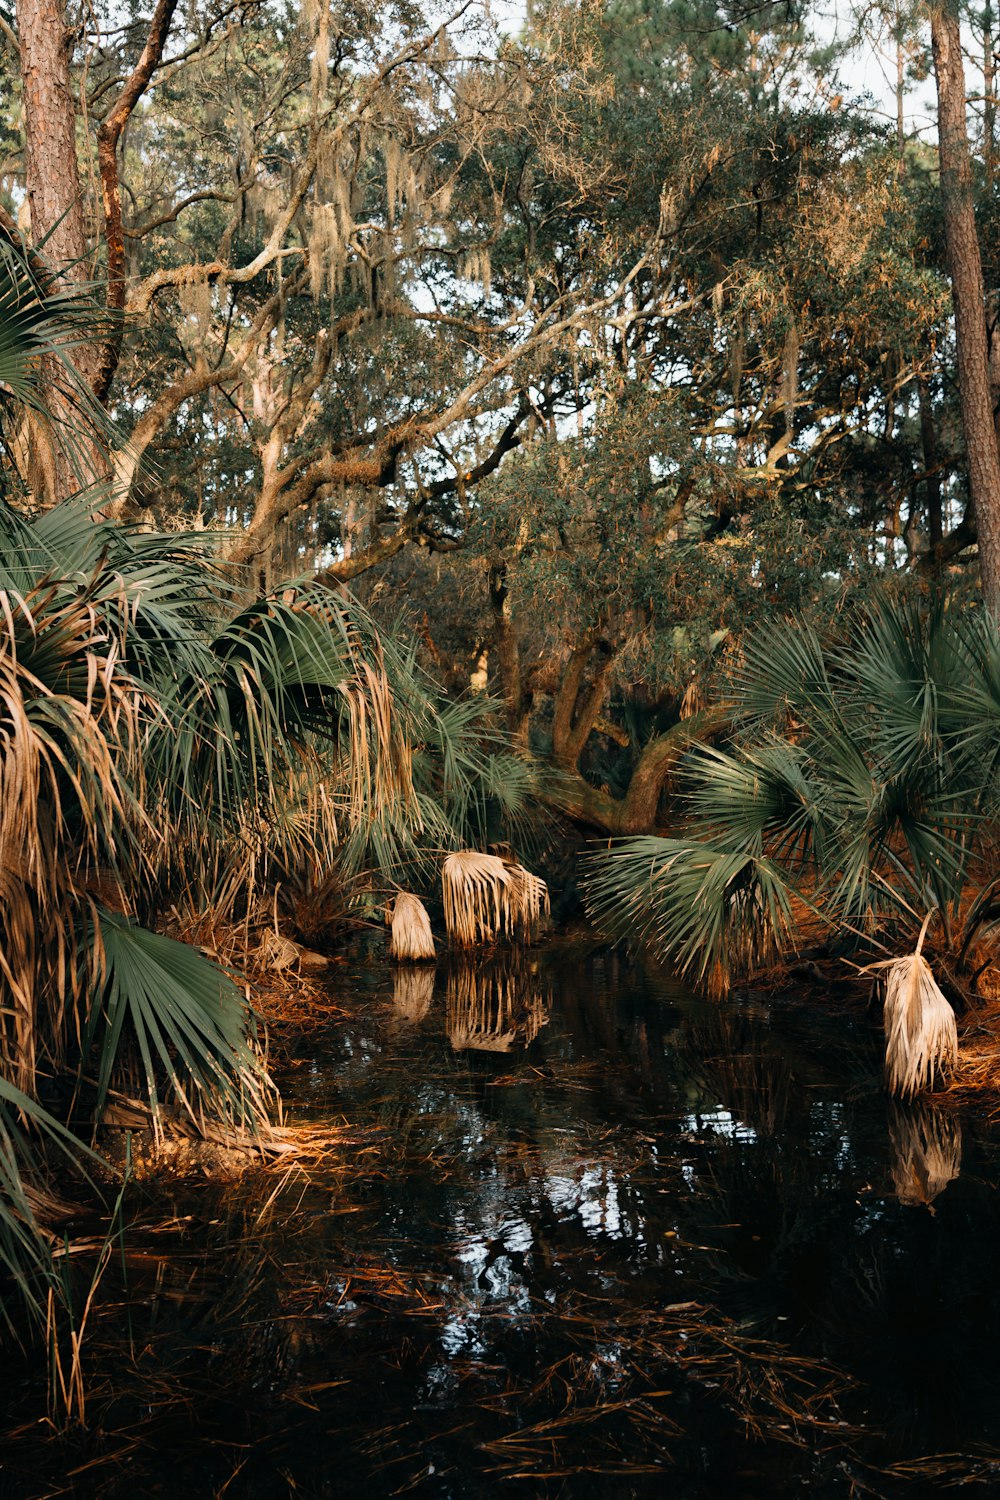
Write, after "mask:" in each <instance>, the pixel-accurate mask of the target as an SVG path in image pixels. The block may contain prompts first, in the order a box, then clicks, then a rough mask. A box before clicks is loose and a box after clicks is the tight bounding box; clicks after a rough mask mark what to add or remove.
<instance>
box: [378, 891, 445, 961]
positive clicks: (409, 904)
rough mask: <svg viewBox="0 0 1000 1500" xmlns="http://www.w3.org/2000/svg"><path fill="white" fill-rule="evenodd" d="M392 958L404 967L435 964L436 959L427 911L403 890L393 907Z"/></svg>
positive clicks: (414, 897) (390, 954)
mask: <svg viewBox="0 0 1000 1500" xmlns="http://www.w3.org/2000/svg"><path fill="white" fill-rule="evenodd" d="M389 956H390V958H394V959H396V961H397V962H398V963H404V964H419V963H426V962H427V961H428V960H430V961H431V962H433V960H434V958H435V956H436V955H435V951H434V936H433V934H432V932H431V919H430V917H429V916H428V915H427V908H426V907H425V906H424V903H423V902H422V901H421V900H420V899H419V897H417V896H413V895H411V894H410V893H409V892H408V891H400V893H399V895H398V896H397V897H396V900H395V902H394V904H393V908H392V932H391V935H390V938H389Z"/></svg>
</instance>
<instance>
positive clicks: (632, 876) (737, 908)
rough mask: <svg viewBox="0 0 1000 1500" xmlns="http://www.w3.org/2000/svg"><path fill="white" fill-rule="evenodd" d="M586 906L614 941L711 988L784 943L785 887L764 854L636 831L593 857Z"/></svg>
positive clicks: (787, 924) (720, 990) (721, 988)
mask: <svg viewBox="0 0 1000 1500" xmlns="http://www.w3.org/2000/svg"><path fill="white" fill-rule="evenodd" d="M585 892H586V900H587V907H588V910H589V911H590V912H591V914H592V915H593V917H594V918H595V920H596V921H597V922H598V923H599V924H600V925H601V926H602V927H604V928H605V929H606V930H607V931H609V932H610V933H612V934H613V935H614V936H616V937H618V938H620V939H626V940H629V941H639V942H650V943H652V945H653V947H654V948H655V949H656V950H657V952H658V954H659V955H660V957H661V958H663V959H664V960H665V961H666V962H668V963H670V964H672V965H673V966H674V967H675V968H676V970H677V972H678V973H679V974H681V975H683V976H684V977H685V978H687V979H689V980H692V981H693V982H694V983H696V984H698V985H701V986H703V987H704V988H705V989H707V990H708V991H709V993H710V994H714V995H721V994H724V993H725V992H726V990H727V989H728V988H729V985H730V983H731V982H732V981H733V979H734V978H736V977H738V976H739V975H741V974H744V973H747V972H749V971H751V970H752V969H753V968H754V967H755V966H757V965H759V964H762V963H765V962H768V961H770V960H771V959H773V958H774V957H776V956H777V955H778V954H779V953H781V952H783V951H784V950H785V949H786V948H787V947H788V946H789V945H790V944H791V942H792V933H793V922H792V907H791V896H792V889H791V886H790V883H789V882H788V880H787V878H786V876H785V874H784V872H783V871H782V870H781V869H779V868H778V866H776V865H775V864H774V863H772V861H771V860H769V859H765V858H762V857H760V856H758V855H754V854H747V853H744V852H742V851H736V852H733V851H730V850H724V849H716V848H712V847H710V846H708V845H705V844H702V843H699V842H696V841H694V840H684V839H660V838H652V837H650V838H636V839H627V840H623V841H622V842H621V843H619V844H617V845H616V846H614V847H613V848H612V849H611V850H610V851H607V852H606V851H603V850H602V851H601V852H600V853H599V854H594V855H593V856H592V857H591V860H590V868H589V872H588V875H587V878H586V882H585Z"/></svg>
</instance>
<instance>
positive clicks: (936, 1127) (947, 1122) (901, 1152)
mask: <svg viewBox="0 0 1000 1500" xmlns="http://www.w3.org/2000/svg"><path fill="white" fill-rule="evenodd" d="M889 1139H890V1141H891V1142H892V1150H893V1158H894V1159H893V1162H892V1180H893V1184H894V1186H895V1189H896V1197H897V1198H898V1199H899V1201H900V1203H912V1204H925V1205H927V1206H929V1205H930V1204H931V1203H933V1201H934V1199H935V1198H936V1197H937V1196H938V1194H939V1193H943V1192H944V1190H945V1188H946V1187H947V1186H948V1184H949V1182H954V1180H955V1178H956V1177H957V1176H958V1174H959V1171H960V1170H961V1166H962V1127H961V1124H960V1122H959V1120H958V1117H957V1116H956V1115H954V1114H950V1113H946V1112H945V1111H944V1110H942V1109H938V1108H936V1107H935V1106H934V1105H933V1104H930V1103H923V1104H913V1105H904V1104H895V1103H894V1104H893V1105H892V1106H891V1108H890V1114H889Z"/></svg>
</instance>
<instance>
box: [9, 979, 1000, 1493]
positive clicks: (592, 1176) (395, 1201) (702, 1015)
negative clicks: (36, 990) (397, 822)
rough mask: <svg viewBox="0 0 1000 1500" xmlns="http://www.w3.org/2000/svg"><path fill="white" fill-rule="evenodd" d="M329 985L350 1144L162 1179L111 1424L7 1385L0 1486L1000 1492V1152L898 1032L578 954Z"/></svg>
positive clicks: (96, 1391) (114, 1339) (314, 1110)
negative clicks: (897, 1081)
mask: <svg viewBox="0 0 1000 1500" xmlns="http://www.w3.org/2000/svg"><path fill="white" fill-rule="evenodd" d="M331 988H332V991H333V993H334V994H335V995H336V996H337V998H338V999H341V1000H342V1001H343V1003H344V1004H345V1006H346V1007H347V1015H346V1016H345V1017H344V1018H343V1019H341V1020H338V1021H335V1022H331V1024H330V1025H329V1027H328V1028H327V1029H324V1030H323V1031H321V1032H318V1033H314V1034H312V1035H311V1036H310V1038H309V1041H308V1046H307V1047H304V1048H303V1051H302V1054H301V1055H300V1056H299V1057H298V1058H297V1059H294V1060H293V1064H292V1065H291V1066H289V1067H288V1068H287V1070H285V1071H284V1073H283V1075H282V1077H281V1083H282V1088H283V1093H284V1097H285V1102H286V1110H287V1113H288V1116H289V1118H290V1120H292V1121H313V1122H316V1123H318V1124H323V1125H324V1126H329V1125H331V1124H336V1123H337V1122H341V1123H342V1126H343V1140H342V1142H341V1144H340V1146H339V1148H338V1150H337V1151H336V1153H335V1154H334V1156H333V1157H332V1158H331V1157H327V1158H326V1159H325V1161H324V1162H323V1163H322V1164H321V1165H319V1166H318V1167H315V1168H311V1169H310V1170H309V1171H308V1172H305V1173H303V1172H302V1171H300V1170H298V1169H291V1170H289V1171H287V1172H282V1171H281V1170H278V1171H275V1170H271V1171H269V1172H266V1173H259V1174H255V1175H254V1176H253V1177H250V1178H245V1179H243V1180H241V1181H239V1182H238V1183H234V1184H229V1185H227V1186H220V1185H219V1184H212V1183H208V1182H205V1183H201V1184H199V1183H190V1182H177V1183H173V1184H162V1183H161V1184H158V1185H157V1186H156V1188H155V1189H153V1188H152V1187H150V1186H143V1185H141V1184H137V1185H135V1186H134V1187H133V1188H132V1189H131V1192H130V1199H129V1204H130V1206H129V1209H128V1215H129V1217H130V1220H131V1223H130V1227H129V1229H128V1232H127V1234H126V1236H125V1237H124V1239H123V1243H122V1247H121V1254H120V1255H119V1254H118V1252H117V1251H116V1255H115V1257H114V1258H113V1260H112V1264H111V1265H110V1266H109V1268H108V1270H107V1271H106V1273H105V1279H104V1282H103V1283H102V1286H101V1292H100V1308H99V1311H97V1312H96V1313H95V1314H94V1315H93V1323H92V1327H91V1329H90V1332H89V1344H88V1349H89V1353H88V1372H89V1390H90V1394H89V1398H88V1401H89V1404H88V1420H89V1423H90V1427H89V1430H88V1432H87V1433H86V1434H84V1435H83V1436H80V1435H75V1436H66V1437H62V1438H49V1439H46V1440H43V1437H44V1431H45V1428H44V1424H43V1423H42V1422H41V1421H40V1416H41V1415H42V1414H43V1413H44V1392H39V1391H37V1390H33V1389H32V1388H31V1387H30V1385H25V1386H22V1387H21V1388H20V1389H19V1388H18V1382H17V1381H16V1380H13V1381H12V1380H11V1378H10V1376H9V1377H8V1382H7V1388H8V1396H9V1410H8V1422H7V1426H8V1428H9V1431H8V1433H7V1435H6V1436H5V1437H4V1438H3V1439H2V1440H0V1497H4V1500H6V1497H15V1496H16V1497H19V1500H20V1497H26V1500H27V1497H31V1500H39V1497H41V1496H43V1495H53V1496H54V1495H61V1494H75V1495H95V1496H96V1495H101V1496H119V1495H120V1496H125V1495H128V1496H130V1497H145V1496H198V1497H201V1496H205V1497H209V1496H220V1497H221V1496H230V1497H250V1500H272V1497H274V1500H277V1497H290V1496H296V1497H316V1500H320V1497H328V1496H364V1497H376V1500H377V1497H382V1496H390V1495H397V1494H408V1493H414V1494H422V1495H427V1496H440V1497H454V1500H464V1497H478V1496H484V1495H493V1494H513V1495H525V1496H553V1497H555V1496H572V1497H584V1496H586V1497H591V1496H622V1497H627V1496H646V1495H650V1496H653V1495H656V1496H659V1495H669V1496H677V1497H689V1496H690V1497H726V1500H729V1497H734V1500H741V1497H758V1496H759V1497H762V1500H763V1497H773V1496H778V1495H795V1494H799V1493H803V1494H804V1493H806V1492H807V1491H808V1492H809V1493H810V1494H811V1495H814V1496H815V1495H827V1494H829V1495H831V1496H839V1495H845V1496H847V1495H859V1496H861V1495H888V1496H893V1495H897V1494H902V1493H909V1492H912V1493H915V1494H923V1493H930V1492H933V1491H936V1490H937V1489H938V1488H940V1487H943V1486H945V1485H948V1484H949V1483H955V1482H962V1481H963V1480H965V1481H968V1480H972V1481H973V1482H974V1483H975V1482H978V1486H980V1488H978V1492H979V1493H1000V1399H998V1397H1000V1389H998V1386H1000V1381H998V1374H997V1371H998V1364H1000V1362H998V1360H997V1356H996V1351H997V1348H998V1346H1000V1298H998V1292H997V1286H998V1275H997V1269H996V1264H995V1256H996V1252H997V1246H998V1245H1000V1192H998V1184H1000V1129H997V1128H996V1127H993V1126H988V1125H986V1124H985V1123H983V1122H981V1121H976V1120H970V1119H959V1118H958V1117H957V1116H956V1115H954V1114H952V1113H950V1112H949V1113H947V1114H944V1113H941V1112H936V1111H934V1110H933V1109H930V1108H928V1107H926V1106H925V1107H923V1108H920V1109H910V1110H904V1109H901V1108H899V1107H898V1106H892V1105H890V1104H889V1103H888V1102H887V1101H886V1100H885V1098H884V1097H883V1095H882V1094H881V1091H880V1088H879V1080H878V1047H877V1039H876V1038H875V1037H874V1036H873V1034H872V1032H871V1030H870V1028H868V1027H867V1026H864V1025H862V1024H861V1023H860V1022H853V1023H852V1022H850V1021H846V1020H845V1019H844V1018H843V1017H842V1016H836V1015H834V1014H831V1013H830V1012H829V1011H828V1010H827V1009H825V1008H823V1007H822V1006H820V1005H818V1004H817V1002H816V1000H815V998H814V997H812V996H809V995H808V994H806V995H803V996H802V997H801V1000H800V1001H799V1002H796V1001H795V999H794V997H793V998H792V1000H791V1001H789V999H788V997H782V999H781V1000H780V1001H778V1002H775V1003H774V1004H770V1003H769V1002H768V1000H767V997H766V996H749V997H745V998H743V999H734V1000H732V1001H730V1002H728V1003H726V1004H725V1005H722V1006H716V1005H711V1004H708V1003H706V1002H703V1001H700V1000H697V999H695V998H693V997H691V996H690V995H688V994H687V993H686V992H684V991H683V990H682V989H680V988H679V987H678V986H677V985H676V984H675V983H674V982H673V981H671V980H670V979H669V977H667V976H665V975H663V974H662V973H659V972H658V971H656V970H653V969H646V968H641V967H630V966H628V965H626V963H625V962H624V960H620V959H618V958H616V957H615V956H613V955H602V954H599V953H598V954H594V955H590V956H585V957H580V956H579V955H573V954H572V953H571V954H569V956H567V954H566V952H559V951H558V950H555V949H553V950H551V951H548V952H546V951H540V952H539V953H537V954H534V955H529V956H528V958H527V959H526V960H524V961H523V962H521V963H520V964H518V965H516V966H511V965H510V964H507V965H495V964H494V965H483V966H479V967H477V968H476V969H475V970H467V969H462V968H447V967H445V966H442V967H440V968H439V970H438V971H437V973H436V974H433V973H431V972H430V971H409V972H401V973H399V974H396V975H393V974H392V972H391V971H390V970H389V969H388V967H387V966H385V965H384V964H381V963H378V964H373V965H370V966H368V967H365V968H360V969H358V970H357V971H352V972H351V973H350V974H349V975H346V974H344V973H340V974H338V975H337V977H336V978H335V980H333V981H331ZM119 1261H121V1265H119ZM126 1285H127V1292H126V1290H125V1287H126Z"/></svg>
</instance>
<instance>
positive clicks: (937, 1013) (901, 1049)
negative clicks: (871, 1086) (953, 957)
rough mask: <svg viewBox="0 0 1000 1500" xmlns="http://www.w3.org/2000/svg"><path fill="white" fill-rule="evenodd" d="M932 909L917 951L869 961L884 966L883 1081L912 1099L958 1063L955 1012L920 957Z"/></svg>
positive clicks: (876, 966) (892, 1091)
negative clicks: (896, 956) (879, 960)
mask: <svg viewBox="0 0 1000 1500" xmlns="http://www.w3.org/2000/svg"><path fill="white" fill-rule="evenodd" d="M932 916H933V912H929V913H928V914H927V916H926V917H925V918H924V925H923V927H922V928H921V929H920V937H919V938H918V940H917V946H916V950H915V951H914V952H913V953H910V954H907V956H906V957H905V958H890V959H884V960H883V961H882V962H881V963H876V964H870V965H869V966H868V970H866V971H865V972H871V971H875V970H879V969H884V970H885V1009H884V1012H883V1018H882V1024H883V1027H884V1030H885V1081H886V1086H887V1087H888V1090H889V1092H890V1094H897V1095H899V1097H900V1098H902V1099H912V1097H913V1095H914V1094H917V1093H920V1092H921V1091H922V1090H923V1089H928V1088H930V1087H931V1086H932V1084H933V1083H934V1081H935V1079H936V1078H938V1077H944V1076H945V1075H946V1074H947V1073H948V1072H950V1070H951V1069H952V1068H953V1067H954V1066H955V1064H956V1063H957V1062H958V1027H957V1025H956V1022H955V1012H954V1011H953V1010H952V1008H951V1006H950V1005H949V1003H948V1001H947V1000H946V999H945V997H944V995H943V994H942V993H941V991H940V990H939V988H938V986H937V982H936V981H935V979H934V975H933V973H932V972H931V966H930V964H929V963H928V962H927V960H926V959H925V958H924V957H923V956H922V954H921V951H920V950H921V949H922V948H923V945H924V937H925V935H926V933H927V927H928V924H929V922H930V919H931V917H932Z"/></svg>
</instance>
